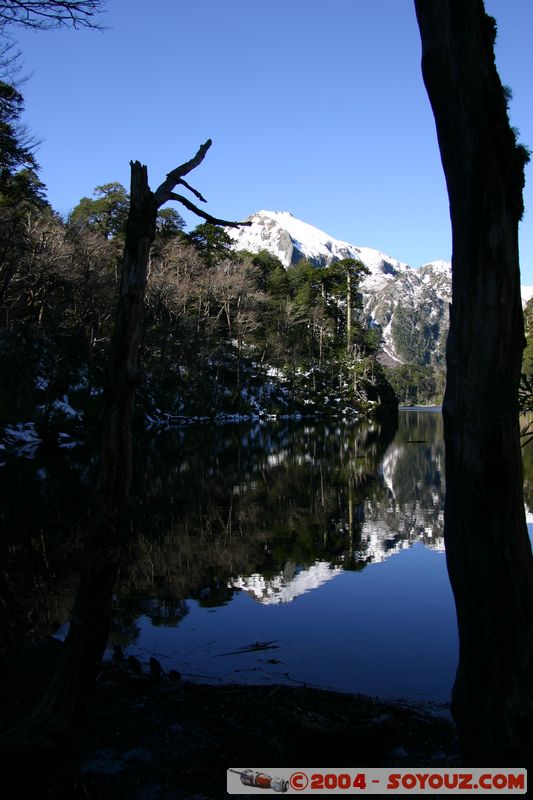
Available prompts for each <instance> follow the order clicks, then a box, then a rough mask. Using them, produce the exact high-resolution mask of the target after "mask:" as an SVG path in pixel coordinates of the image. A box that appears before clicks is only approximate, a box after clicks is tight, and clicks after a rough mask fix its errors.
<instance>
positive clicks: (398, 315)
mask: <svg viewBox="0 0 533 800" xmlns="http://www.w3.org/2000/svg"><path fill="white" fill-rule="evenodd" d="M248 220H249V221H251V223H252V224H251V226H250V227H247V228H228V229H226V230H227V233H228V234H229V235H230V237H231V238H232V239H233V241H234V243H235V249H237V250H249V251H250V252H252V253H258V252H259V251H261V250H268V252H270V253H272V254H273V255H275V256H277V258H279V260H280V261H281V263H282V264H283V265H284V266H285V267H287V268H288V267H290V266H292V265H294V264H297V263H298V261H300V260H302V259H304V258H305V259H307V260H308V261H310V262H311V263H312V264H315V265H316V266H317V267H324V266H327V265H329V264H331V263H333V262H335V261H340V260H341V259H343V258H355V259H358V260H360V261H362V262H363V264H364V265H365V266H366V267H368V269H369V270H370V274H369V275H367V276H366V277H365V278H364V280H363V283H362V286H361V288H362V290H363V302H364V306H365V310H366V313H367V315H368V317H369V319H370V320H372V321H373V322H374V323H377V324H379V325H380V326H381V329H382V331H383V342H384V353H385V361H386V362H387V363H389V364H390V365H394V364H401V363H419V362H420V361H428V362H434V361H439V360H440V359H441V358H442V355H443V343H444V341H445V338H446V331H447V324H448V303H449V302H450V297H451V267H450V264H449V263H448V262H446V261H435V262H432V263H430V264H425V265H424V266H423V267H421V268H420V269H413V268H412V267H410V266H408V265H407V264H404V263H403V262H401V261H398V259H396V258H393V257H392V256H389V255H387V254H386V253H383V252H381V251H380V250H374V249H372V248H370V247H359V246H356V245H354V244H350V243H349V242H342V241H340V240H338V239H334V238H333V237H332V236H329V235H328V234H327V233H325V232H324V231H321V230H319V229H318V228H315V227H314V226H313V225H309V224H308V223H307V222H303V221H302V220H299V219H296V217H294V216H293V215H292V214H291V213H290V212H288V211H259V212H257V214H252V216H251V217H248Z"/></svg>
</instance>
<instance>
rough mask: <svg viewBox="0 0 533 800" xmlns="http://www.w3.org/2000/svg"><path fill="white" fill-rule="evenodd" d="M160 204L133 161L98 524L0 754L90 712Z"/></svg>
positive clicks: (59, 735)
mask: <svg viewBox="0 0 533 800" xmlns="http://www.w3.org/2000/svg"><path fill="white" fill-rule="evenodd" d="M156 216H157V206H156V204H155V200H154V195H153V194H152V192H151V191H150V188H149V186H148V179H147V170H146V167H144V166H142V165H141V164H140V163H139V162H138V161H136V162H134V163H132V164H131V210H130V215H129V220H128V228H127V233H126V243H125V250H124V259H123V267H122V280H121V286H120V294H119V300H118V307H117V316H116V322H115V331H114V335H113V342H112V347H111V362H110V369H109V377H108V386H107V390H106V394H105V398H104V408H103V414H102V434H101V450H100V464H99V474H98V479H97V485H96V490H95V499H94V509H93V517H92V527H91V530H90V532H89V536H88V540H87V544H86V547H85V553H84V557H83V562H82V566H81V571H80V581H79V585H78V589H77V593H76V599H75V605H74V611H73V614H72V618H71V621H70V626H69V632H68V635H67V638H66V641H65V645H64V650H63V654H62V658H61V661H60V663H59V666H58V668H57V671H56V673H55V675H54V677H53V680H52V682H51V684H50V686H49V688H48V691H47V693H46V695H45V696H44V698H43V700H42V702H41V703H40V704H39V705H38V706H37V708H36V709H35V710H34V712H33V713H32V715H31V716H30V717H28V719H27V720H25V721H24V723H23V724H22V725H21V726H20V727H18V728H17V729H15V730H14V731H8V732H7V733H6V734H3V736H2V737H1V738H0V754H1V755H2V756H4V757H5V756H6V755H10V756H13V755H16V754H23V753H27V752H28V751H29V750H30V751H31V750H33V751H36V752H42V751H46V750H48V749H49V748H50V747H53V746H55V745H57V744H59V743H61V742H62V741H63V739H65V738H66V737H68V736H69V734H70V733H71V732H72V730H73V729H74V728H75V727H76V725H77V723H78V722H79V720H80V719H81V717H82V716H83V714H84V711H85V709H86V707H87V705H88V704H89V703H90V701H91V699H92V694H93V691H94V685H95V681H96V677H97V674H98V670H99V667H100V662H101V659H102V655H103V653H104V650H105V646H106V643H107V639H108V635H109V627H110V624H111V602H112V594H113V586H114V583H115V578H116V575H117V571H118V567H119V564H120V556H121V547H122V543H123V540H124V531H123V514H124V508H125V501H126V499H127V497H128V493H129V489H130V483H131V470H132V457H131V446H132V443H131V421H132V415H133V406H134V399H135V392H136V388H137V383H138V374H137V356H138V351H139V343H140V338H141V332H142V323H143V318H144V292H145V286H146V270H147V266H148V256H149V252H150V247H151V244H152V242H153V240H154V236H155V223H156Z"/></svg>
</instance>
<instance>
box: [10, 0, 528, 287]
mask: <svg viewBox="0 0 533 800" xmlns="http://www.w3.org/2000/svg"><path fill="white" fill-rule="evenodd" d="M485 5H486V8H487V11H488V12H489V13H491V14H492V15H493V16H495V17H496V19H497V21H498V30H499V35H498V43H497V50H496V57H497V63H498V68H499V71H500V75H501V78H502V81H503V82H504V83H505V84H508V85H509V86H511V88H512V90H513V94H514V97H513V100H512V102H511V122H512V124H513V125H515V126H516V127H517V128H518V129H519V130H520V138H521V141H523V142H524V143H525V144H527V145H529V146H530V147H531V148H532V149H533V97H532V95H533V91H532V84H531V75H533V48H531V34H532V32H533V4H532V3H531V1H530V0H486V3H485ZM102 21H103V23H104V24H105V25H107V26H109V29H108V30H106V31H105V32H94V31H83V30H82V31H72V30H64V31H54V32H48V33H33V32H29V31H18V32H16V35H17V39H18V42H19V45H20V47H21V49H22V51H23V55H24V62H25V64H24V66H25V72H27V73H30V74H31V77H30V79H29V80H28V82H27V83H26V84H25V86H24V87H23V93H24V95H25V98H26V106H27V110H26V121H27V123H28V124H29V126H30V127H31V129H32V131H33V132H34V134H35V135H36V136H38V137H40V138H41V140H42V144H41V146H40V148H39V152H38V159H39V161H40V164H41V166H42V173H41V175H42V179H43V180H44V182H45V183H46V184H47V187H48V196H49V199H50V201H51V203H52V205H53V206H54V207H55V208H57V209H58V210H60V211H62V212H66V211H68V210H69V209H70V208H72V207H73V206H74V205H75V204H76V203H77V202H78V200H79V198H80V197H82V196H83V195H91V193H92V191H93V189H94V187H95V186H97V185H98V184H102V183H106V182H109V181H114V180H117V181H120V182H121V183H123V184H124V185H126V186H127V185H128V184H129V161H130V159H139V160H140V161H142V162H143V163H146V164H147V165H148V171H149V176H150V182H151V185H152V187H153V188H155V187H156V186H157V185H158V184H159V183H160V181H161V180H162V179H163V177H164V175H165V174H166V173H167V172H168V171H169V170H170V169H172V168H173V167H175V166H176V165H177V164H179V163H182V162H183V161H186V160H187V159H188V158H190V157H191V156H192V155H193V154H194V153H195V152H196V150H197V148H198V146H199V145H200V144H201V143H202V142H204V141H205V140H206V139H207V138H212V139H213V147H212V148H211V150H210V152H209V154H208V156H207V158H206V160H205V161H204V163H203V164H202V165H201V167H199V168H198V169H197V170H196V171H195V172H194V173H192V174H191V176H190V178H191V183H193V185H195V186H196V187H197V188H198V189H199V190H200V191H202V193H203V194H204V196H205V197H207V199H208V201H209V203H208V205H207V206H206V209H207V210H208V211H210V212H211V213H212V214H215V215H217V216H223V217H225V218H228V219H243V218H245V217H246V216H248V215H249V214H251V213H253V212H255V211H258V210H260V209H268V210H287V211H291V212H292V213H293V214H294V215H295V216H297V217H300V218H301V219H303V220H305V221H306V222H309V223H311V224H313V225H316V226H317V227H319V228H321V229H323V230H325V231H327V232H328V233H329V234H331V235H332V236H334V237H336V238H339V239H344V240H347V241H350V242H352V243H353V244H358V245H364V246H368V247H374V248H377V249H380V250H383V251H385V252H386V253H388V254H389V255H391V256H394V257H395V258H398V259H400V260H402V261H405V262H407V263H409V264H411V265H412V266H419V265H421V264H423V263H425V262H427V261H430V260H433V259H437V258H444V259H449V258H450V256H451V234H450V223H449V214H448V200H447V195H446V189H445V183H444V177H443V174H442V168H441V164H440V157H439V152H438V148H437V142H436V136H435V129H434V122H433V117H432V114H431V110H430V106H429V102H428V100H427V96H426V93H425V89H424V86H423V83H422V77H421V73H420V41H419V34H418V28H417V24H416V19H415V14H414V8H413V3H412V1H411V0H328V1H327V2H324V0H269V1H268V2H260V1H259V0H202V1H201V2H199V0H151V2H150V3H149V4H148V3H146V2H145V1H144V0H108V4H107V13H106V14H105V15H103V17H102ZM526 174H527V176H528V177H529V184H533V171H532V167H531V165H530V166H529V167H528V168H527V173H526ZM525 202H526V214H525V216H524V220H523V222H522V226H521V262H522V282H523V283H526V284H533V224H532V215H533V188H532V186H531V185H526V192H525ZM184 216H185V217H186V219H187V221H188V222H189V221H191V222H192V219H191V217H190V215H188V214H184ZM194 224H195V223H194Z"/></svg>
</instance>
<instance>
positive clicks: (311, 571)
mask: <svg viewBox="0 0 533 800" xmlns="http://www.w3.org/2000/svg"><path fill="white" fill-rule="evenodd" d="M341 572H342V569H340V568H339V567H333V566H332V565H331V564H330V563H329V561H315V563H314V564H312V565H311V566H310V567H306V568H305V569H302V568H297V567H296V566H295V565H294V564H292V565H291V564H287V565H286V566H285V570H284V571H283V572H280V573H279V574H278V575H275V576H274V577H273V578H269V579H266V578H264V577H263V575H261V574H260V573H254V574H253V575H249V576H247V577H243V576H241V577H239V578H236V579H234V580H233V581H231V582H230V584H229V585H230V586H232V587H233V588H235V589H242V590H244V591H246V592H249V593H250V594H251V595H252V597H254V598H255V599H256V600H258V601H259V602H260V603H262V604H263V605H278V604H279V603H290V602H291V601H292V600H295V599H296V598H297V597H299V596H300V595H301V594H305V592H310V591H312V590H313V589H318V587H319V586H321V585H322V584H323V583H325V582H326V581H329V580H331V578H335V576H336V575H340V574H341Z"/></svg>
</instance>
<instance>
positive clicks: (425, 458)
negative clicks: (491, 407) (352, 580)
mask: <svg viewBox="0 0 533 800" xmlns="http://www.w3.org/2000/svg"><path fill="white" fill-rule="evenodd" d="M381 474H382V480H383V483H382V485H383V495H382V497H376V498H374V499H373V500H368V501H367V502H366V504H365V522H364V524H363V530H362V533H361V538H362V543H363V546H364V550H363V553H364V554H365V555H366V558H367V560H371V561H373V562H376V561H383V560H384V559H385V558H387V557H388V556H390V555H392V554H393V553H397V552H399V551H400V550H403V549H405V548H406V547H409V546H410V545H411V544H413V542H415V541H420V542H423V543H424V544H425V545H426V546H427V547H430V548H432V549H434V550H444V443H443V440H442V418H441V416H440V414H437V413H431V412H426V411H418V412H417V411H409V412H402V413H400V416H399V427H398V432H397V434H396V437H395V439H394V442H393V443H392V444H391V445H390V447H389V449H388V450H387V452H386V454H385V457H384V458H383V461H382V463H381Z"/></svg>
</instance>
